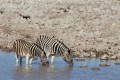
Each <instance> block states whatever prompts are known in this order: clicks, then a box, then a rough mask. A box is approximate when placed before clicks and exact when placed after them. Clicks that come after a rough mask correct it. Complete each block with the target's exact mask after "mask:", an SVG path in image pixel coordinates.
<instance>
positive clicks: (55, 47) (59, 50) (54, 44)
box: [36, 35, 70, 55]
mask: <svg viewBox="0 0 120 80" xmlns="http://www.w3.org/2000/svg"><path fill="white" fill-rule="evenodd" d="M36 44H37V45H38V46H40V47H41V48H42V49H43V50H44V51H46V50H45V49H46V47H49V48H51V50H50V51H51V53H54V54H58V55H63V54H64V53H65V52H68V53H70V49H69V48H68V47H67V46H66V45H65V44H64V43H63V42H61V41H59V40H58V39H55V38H51V37H48V36H45V35H40V37H39V38H37V41H36Z"/></svg>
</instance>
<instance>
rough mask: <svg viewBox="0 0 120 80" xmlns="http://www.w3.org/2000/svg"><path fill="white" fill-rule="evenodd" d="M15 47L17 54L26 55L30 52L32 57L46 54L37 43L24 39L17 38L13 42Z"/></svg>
mask: <svg viewBox="0 0 120 80" xmlns="http://www.w3.org/2000/svg"><path fill="white" fill-rule="evenodd" d="M13 48H14V51H15V52H16V54H17V55H18V56H21V57H24V56H26V55H27V54H30V56H31V57H33V56H37V57H38V56H44V55H46V54H45V52H44V51H43V50H42V49H41V48H39V47H38V46H37V45H35V44H32V43H29V42H27V41H25V40H22V39H17V40H16V41H15V42H14V43H13Z"/></svg>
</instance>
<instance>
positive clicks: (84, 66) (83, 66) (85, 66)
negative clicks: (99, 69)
mask: <svg viewBox="0 0 120 80" xmlns="http://www.w3.org/2000/svg"><path fill="white" fill-rule="evenodd" d="M87 67H88V66H87V65H86V64H84V65H81V66H80V68H87Z"/></svg>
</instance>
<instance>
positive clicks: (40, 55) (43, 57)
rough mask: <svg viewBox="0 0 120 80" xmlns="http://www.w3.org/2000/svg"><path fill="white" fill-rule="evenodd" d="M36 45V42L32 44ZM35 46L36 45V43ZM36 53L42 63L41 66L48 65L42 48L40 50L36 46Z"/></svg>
mask: <svg viewBox="0 0 120 80" xmlns="http://www.w3.org/2000/svg"><path fill="white" fill-rule="evenodd" d="M34 45H36V44H34ZM36 46H37V45H36ZM36 53H37V55H38V56H39V57H40V61H41V63H42V65H43V66H48V65H49V62H48V59H47V56H46V53H45V51H44V50H42V49H41V48H40V47H39V46H37V51H36Z"/></svg>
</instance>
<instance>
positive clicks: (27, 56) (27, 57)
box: [26, 54, 29, 65]
mask: <svg viewBox="0 0 120 80" xmlns="http://www.w3.org/2000/svg"><path fill="white" fill-rule="evenodd" d="M28 59H29V54H27V55H26V65H28Z"/></svg>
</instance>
